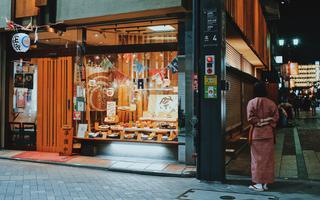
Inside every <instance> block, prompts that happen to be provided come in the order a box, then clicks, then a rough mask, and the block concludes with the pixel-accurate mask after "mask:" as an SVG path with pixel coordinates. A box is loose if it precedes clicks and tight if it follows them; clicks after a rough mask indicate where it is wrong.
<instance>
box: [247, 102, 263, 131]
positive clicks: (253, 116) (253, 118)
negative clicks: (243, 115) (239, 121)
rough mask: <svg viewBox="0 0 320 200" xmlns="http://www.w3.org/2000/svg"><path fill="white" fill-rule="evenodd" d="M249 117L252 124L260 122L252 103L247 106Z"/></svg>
mask: <svg viewBox="0 0 320 200" xmlns="http://www.w3.org/2000/svg"><path fill="white" fill-rule="evenodd" d="M247 119H248V122H249V123H250V124H252V125H256V124H257V123H258V122H260V119H259V118H258V116H257V113H256V110H255V108H254V106H252V105H251V103H250V102H249V103H248V106H247Z"/></svg>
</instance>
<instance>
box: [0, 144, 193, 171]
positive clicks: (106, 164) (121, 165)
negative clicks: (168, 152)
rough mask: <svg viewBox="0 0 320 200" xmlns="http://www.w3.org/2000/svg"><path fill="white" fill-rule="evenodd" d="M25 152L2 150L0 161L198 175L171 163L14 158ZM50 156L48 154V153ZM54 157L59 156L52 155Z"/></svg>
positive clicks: (78, 158) (76, 158) (184, 167)
mask: <svg viewBox="0 0 320 200" xmlns="http://www.w3.org/2000/svg"><path fill="white" fill-rule="evenodd" d="M23 152H24V151H15V150H0V159H1V158H2V159H10V160H22V161H30V162H39V163H49V164H58V165H66V166H77V167H86V168H95V169H103V170H109V171H117V172H132V173H137V174H148V175H165V176H176V177H194V176H195V173H196V168H195V166H188V165H183V164H180V163H176V162H170V161H158V160H138V161H132V160H127V159H108V158H101V157H98V156H96V157H88V156H79V155H76V156H74V157H73V158H72V159H70V160H68V161H66V162H54V161H48V160H33V159H28V158H24V159H20V158H14V157H15V156H17V155H18V154H21V153H23ZM46 154H48V153H46ZM52 155H53V156H58V155H57V154H55V153H52Z"/></svg>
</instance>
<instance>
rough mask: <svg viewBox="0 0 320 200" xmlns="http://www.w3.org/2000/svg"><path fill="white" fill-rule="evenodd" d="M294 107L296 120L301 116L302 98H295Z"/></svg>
mask: <svg viewBox="0 0 320 200" xmlns="http://www.w3.org/2000/svg"><path fill="white" fill-rule="evenodd" d="M292 105H293V110H294V116H295V118H298V117H299V115H300V106H301V98H300V97H299V96H298V95H296V96H295V97H294V99H293V102H292Z"/></svg>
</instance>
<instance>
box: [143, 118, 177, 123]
mask: <svg viewBox="0 0 320 200" xmlns="http://www.w3.org/2000/svg"><path fill="white" fill-rule="evenodd" d="M139 120H140V121H152V122H177V119H171V118H164V117H163V118H156V117H155V118H152V117H140V118H139Z"/></svg>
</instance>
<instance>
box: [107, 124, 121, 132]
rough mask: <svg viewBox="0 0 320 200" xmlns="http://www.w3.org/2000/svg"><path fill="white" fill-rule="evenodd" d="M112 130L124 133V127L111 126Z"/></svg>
mask: <svg viewBox="0 0 320 200" xmlns="http://www.w3.org/2000/svg"><path fill="white" fill-rule="evenodd" d="M110 129H111V130H113V131H122V130H123V126H121V125H112V126H110Z"/></svg>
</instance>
